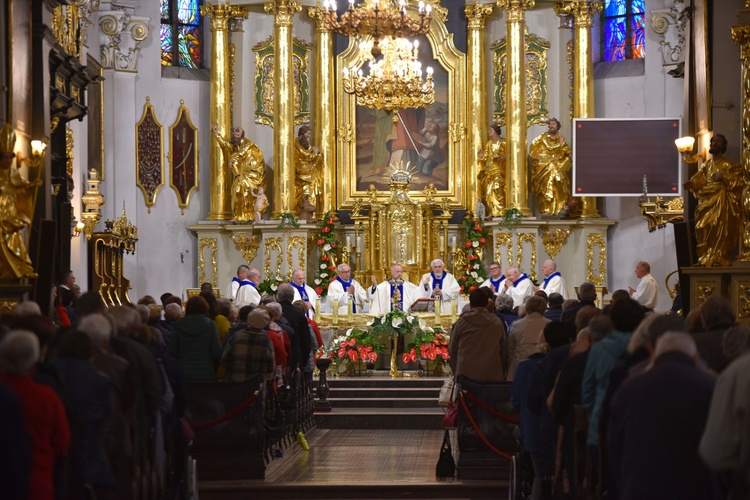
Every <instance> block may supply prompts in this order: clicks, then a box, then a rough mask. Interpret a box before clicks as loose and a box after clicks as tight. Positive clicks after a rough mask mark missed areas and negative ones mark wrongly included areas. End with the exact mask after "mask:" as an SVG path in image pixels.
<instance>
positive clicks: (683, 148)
mask: <svg viewBox="0 0 750 500" xmlns="http://www.w3.org/2000/svg"><path fill="white" fill-rule="evenodd" d="M674 144H675V146H677V151H679V152H680V154H681V155H682V160H683V161H684V162H685V163H698V161H699V160H705V159H706V153H705V151H704V152H703V153H700V154H699V153H695V154H694V155H691V154H690V152H691V151H692V150H693V145H694V144H695V137H689V136H686V137H680V138H679V139H675V140H674Z"/></svg>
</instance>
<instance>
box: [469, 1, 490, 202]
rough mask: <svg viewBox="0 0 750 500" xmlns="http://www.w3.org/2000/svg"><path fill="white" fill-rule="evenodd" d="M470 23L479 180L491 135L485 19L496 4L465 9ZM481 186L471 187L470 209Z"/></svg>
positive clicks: (472, 128)
mask: <svg viewBox="0 0 750 500" xmlns="http://www.w3.org/2000/svg"><path fill="white" fill-rule="evenodd" d="M464 13H465V14H466V19H467V20H468V22H469V33H468V35H469V39H468V46H467V52H468V60H469V61H468V62H469V65H468V66H469V67H468V71H469V75H468V78H467V83H468V85H467V87H468V95H467V103H466V104H467V106H468V108H467V109H470V110H471V113H469V134H468V136H469V137H468V139H469V161H470V165H471V166H470V167H469V178H470V179H477V178H478V177H479V169H478V168H477V162H476V155H477V151H479V150H480V149H482V147H484V141H485V140H486V137H487V72H486V65H487V58H486V57H485V47H484V42H485V31H486V30H485V19H486V18H487V17H489V16H490V14H492V4H487V3H485V4H479V3H475V4H472V5H467V6H466V8H465V9H464ZM477 198H478V193H477V188H471V191H470V192H469V195H468V197H467V198H466V202H467V204H468V208H470V209H472V210H473V209H474V207H476V206H477Z"/></svg>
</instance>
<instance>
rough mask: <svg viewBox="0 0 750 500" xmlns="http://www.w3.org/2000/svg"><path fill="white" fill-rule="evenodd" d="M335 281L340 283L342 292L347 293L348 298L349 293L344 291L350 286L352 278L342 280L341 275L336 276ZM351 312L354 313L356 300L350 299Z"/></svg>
mask: <svg viewBox="0 0 750 500" xmlns="http://www.w3.org/2000/svg"><path fill="white" fill-rule="evenodd" d="M336 281H338V282H339V283H341V288H343V289H344V294H346V295H347V299H348V298H349V297H348V295H349V294H348V293H347V292H346V291H347V289H348V288H349V287H350V286H352V280H349V281H344V280H342V279H341V276H336ZM352 312H354V313H356V312H357V302H355V301H352Z"/></svg>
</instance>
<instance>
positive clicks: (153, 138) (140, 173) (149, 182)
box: [135, 97, 164, 213]
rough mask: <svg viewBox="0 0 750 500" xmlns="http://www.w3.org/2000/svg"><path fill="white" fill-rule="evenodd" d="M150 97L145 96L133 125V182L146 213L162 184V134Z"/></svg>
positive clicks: (149, 210) (153, 202) (152, 204)
mask: <svg viewBox="0 0 750 500" xmlns="http://www.w3.org/2000/svg"><path fill="white" fill-rule="evenodd" d="M163 128H164V127H162V124H161V123H159V120H158V119H157V118H156V114H155V113H154V106H153V105H152V104H151V99H150V98H149V97H146V104H144V105H143V115H142V116H141V120H140V121H139V122H138V123H137V124H136V125H135V169H136V172H135V184H136V186H138V187H139V188H141V192H142V193H143V199H144V200H145V202H146V208H147V209H148V213H151V207H153V206H154V204H155V203H156V195H157V193H158V192H159V189H161V187H162V186H163V185H164V160H163V158H164V135H163V134H162V130H163Z"/></svg>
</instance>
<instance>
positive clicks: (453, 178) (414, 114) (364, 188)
mask: <svg viewBox="0 0 750 500" xmlns="http://www.w3.org/2000/svg"><path fill="white" fill-rule="evenodd" d="M408 12H409V13H410V14H411V13H412V11H411V10H410V11H408ZM446 16H447V10H446V9H444V8H442V7H440V6H439V5H438V6H435V5H434V4H433V15H432V23H431V26H430V31H429V32H428V33H427V35H426V36H422V37H417V38H416V39H417V40H418V41H419V60H420V62H421V63H422V67H423V68H426V67H428V66H431V67H432V68H433V70H434V81H435V103H434V104H432V105H431V106H428V107H426V108H424V109H411V108H410V109H401V110H399V113H400V115H401V119H399V120H398V121H397V123H394V121H393V116H392V115H389V114H386V113H385V112H383V111H381V110H372V109H368V108H364V107H360V106H357V105H356V98H355V97H354V96H353V95H350V94H347V93H346V92H344V84H343V81H342V79H341V78H337V82H336V85H337V88H336V91H337V95H338V96H339V99H338V100H337V103H336V106H337V109H336V127H337V138H338V141H339V142H338V148H337V161H336V165H337V166H338V167H337V168H338V171H337V179H338V185H339V186H340V189H338V190H337V194H336V197H337V199H336V203H337V206H338V207H339V208H340V209H346V208H352V207H353V206H354V204H355V203H357V202H374V201H377V202H383V201H385V200H387V199H388V196H389V186H388V182H389V178H388V175H389V174H390V172H391V171H392V167H394V166H396V165H391V163H390V159H391V153H392V152H394V151H396V150H397V149H400V150H401V152H402V153H404V154H401V155H400V156H402V157H416V156H417V155H418V153H417V149H416V148H415V147H414V146H413V143H412V141H411V140H410V139H409V136H411V138H412V139H413V138H414V137H415V136H418V135H420V134H422V133H423V132H422V128H423V127H424V126H426V125H427V124H428V123H430V122H434V123H436V124H437V125H438V126H439V132H438V133H439V136H440V145H441V149H442V150H443V153H444V155H445V158H446V160H445V161H444V162H443V163H441V164H440V165H438V167H437V168H436V169H435V170H434V171H433V173H432V175H425V174H421V173H418V172H414V174H413V176H412V178H411V187H410V191H409V196H410V197H411V198H412V200H414V201H415V202H417V203H419V202H423V201H425V196H426V195H425V191H424V188H426V187H428V186H429V185H430V184H433V185H434V188H435V190H436V193H434V195H433V196H434V197H435V198H437V199H442V198H448V199H449V201H450V204H451V206H452V207H458V206H461V205H464V204H465V203H464V200H466V199H467V195H468V192H469V189H471V188H472V187H471V185H470V184H471V182H472V180H471V179H470V178H469V176H468V172H469V166H468V165H467V162H466V152H465V148H464V147H463V146H462V144H463V142H465V141H462V139H463V138H465V135H466V120H467V118H466V104H465V96H466V88H465V86H466V60H465V58H466V56H465V55H464V54H462V53H461V52H459V51H458V50H457V49H456V47H455V46H454V44H453V35H452V34H450V33H448V30H447V29H446V27H445V19H446ZM363 41H369V37H352V38H350V39H349V46H348V47H347V48H346V50H344V51H343V52H342V53H341V54H339V55H338V56H337V63H336V64H337V67H338V68H344V67H346V68H355V70H356V69H358V68H360V67H362V66H363V65H364V64H365V61H366V56H367V55H368V53H367V52H364V51H362V50H360V42H363ZM364 50H365V51H366V50H367V49H364ZM339 76H340V74H339ZM396 145H399V146H396ZM405 166H406V165H403V167H405ZM410 167H411V168H412V169H413V168H414V165H413V164H410ZM370 186H374V188H373V189H370Z"/></svg>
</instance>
